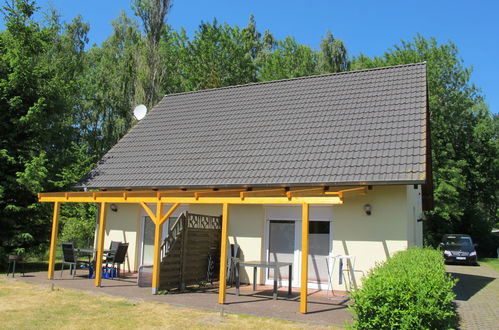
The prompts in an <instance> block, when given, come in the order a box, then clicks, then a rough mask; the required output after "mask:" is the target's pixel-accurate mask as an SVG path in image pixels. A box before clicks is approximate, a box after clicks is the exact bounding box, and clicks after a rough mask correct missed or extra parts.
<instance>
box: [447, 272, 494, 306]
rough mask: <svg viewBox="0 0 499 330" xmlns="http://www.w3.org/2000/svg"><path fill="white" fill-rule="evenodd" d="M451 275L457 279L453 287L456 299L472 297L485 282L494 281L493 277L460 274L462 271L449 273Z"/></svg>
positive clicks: (463, 299) (464, 299)
mask: <svg viewBox="0 0 499 330" xmlns="http://www.w3.org/2000/svg"><path fill="white" fill-rule="evenodd" d="M449 274H451V275H452V277H454V278H457V279H459V281H458V282H457V284H456V286H455V287H454V293H455V294H456V300H461V301H466V300H469V299H470V298H471V297H473V296H474V295H475V294H476V293H477V292H479V291H480V290H482V289H483V288H484V287H485V286H487V284H489V283H490V282H492V281H494V280H495V278H494V277H486V276H478V275H470V274H462V273H452V272H451V273H449Z"/></svg>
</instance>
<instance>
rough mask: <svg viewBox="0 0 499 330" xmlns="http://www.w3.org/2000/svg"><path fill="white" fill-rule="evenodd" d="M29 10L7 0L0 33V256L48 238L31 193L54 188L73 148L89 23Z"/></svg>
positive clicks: (23, 0)
mask: <svg viewBox="0 0 499 330" xmlns="http://www.w3.org/2000/svg"><path fill="white" fill-rule="evenodd" d="M35 10H36V7H35V4H34V2H33V1H30V0H13V1H9V2H7V3H6V5H5V7H4V14H5V17H4V19H5V25H6V30H4V31H2V32H1V33H0V50H1V52H0V54H1V55H0V72H1V74H0V132H1V133H0V134H1V138H0V177H1V178H2V180H1V181H0V254H2V253H3V252H9V251H11V250H12V249H14V248H18V249H23V248H25V247H28V246H39V245H40V244H42V243H45V242H46V239H47V238H48V234H49V233H48V231H47V227H48V226H47V224H48V223H49V215H48V213H47V211H48V206H46V205H41V204H39V203H36V193H38V192H40V191H50V190H57V189H60V183H61V182H62V181H63V180H64V176H65V172H64V169H65V168H67V167H68V166H69V164H70V163H71V161H72V159H73V158H74V157H75V155H76V154H77V153H78V152H79V150H77V149H76V148H75V145H76V143H77V135H78V130H77V125H75V123H74V122H73V113H74V112H73V110H74V109H75V95H78V89H79V84H78V81H79V80H78V77H81V76H82V68H83V67H82V62H83V60H82V58H83V56H84V44H85V43H86V33H87V31H88V26H87V25H86V24H85V23H83V22H82V20H81V18H79V17H77V18H76V19H75V20H74V21H73V22H72V23H70V24H66V25H62V24H60V23H59V20H58V17H57V15H56V14H55V13H52V15H51V16H50V17H49V19H48V22H47V23H46V24H45V25H40V24H39V23H37V22H36V21H34V20H33V18H32V17H33V14H34V12H35ZM2 251H3V252H2Z"/></svg>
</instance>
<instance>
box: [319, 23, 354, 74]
mask: <svg viewBox="0 0 499 330" xmlns="http://www.w3.org/2000/svg"><path fill="white" fill-rule="evenodd" d="M348 61H349V59H348V52H347V48H346V46H345V45H344V44H343V41H342V40H339V39H335V38H334V36H333V34H332V33H331V31H328V32H327V34H326V36H325V37H324V38H323V39H322V41H321V45H320V50H319V58H318V63H317V65H318V71H319V72H320V73H332V72H342V71H347V70H348Z"/></svg>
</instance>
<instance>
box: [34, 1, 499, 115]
mask: <svg viewBox="0 0 499 330" xmlns="http://www.w3.org/2000/svg"><path fill="white" fill-rule="evenodd" d="M37 3H38V5H39V6H40V7H42V8H47V6H48V4H49V3H51V4H52V6H53V7H55V8H56V9H58V10H59V11H60V12H61V13H62V15H63V18H64V19H66V20H70V19H71V18H73V17H74V16H75V15H77V14H81V15H82V16H83V18H84V20H85V21H87V22H89V23H90V28H91V30H90V34H89V37H90V43H97V44H100V43H101V42H102V41H103V40H104V39H105V38H106V37H107V36H109V35H110V33H111V24H110V22H111V20H112V19H114V18H116V17H117V16H118V14H119V11H120V10H121V9H124V10H125V11H127V12H128V13H129V14H130V15H132V11H131V9H130V7H131V5H130V4H131V1H130V0H113V1H106V0H100V1H95V0H71V1H68V0H38V1H37ZM251 13H253V14H254V15H255V19H256V22H257V27H258V29H259V30H260V31H262V32H263V31H264V30H266V29H268V30H270V31H271V32H272V33H273V34H274V35H275V36H276V37H277V38H278V39H282V38H284V37H285V36H287V35H291V36H294V37H295V38H296V40H297V41H298V42H300V43H304V44H308V45H310V46H312V47H314V48H318V45H319V43H320V40H321V38H322V37H323V36H324V35H325V33H326V31H327V30H331V31H332V33H333V34H334V36H335V37H336V38H339V39H342V40H343V41H344V42H345V43H346V45H347V48H348V50H349V52H350V54H351V55H358V54H359V53H361V52H362V53H364V54H366V55H370V56H373V55H381V54H383V52H384V51H385V50H387V49H388V48H390V47H391V46H393V45H394V44H397V43H399V42H400V40H401V39H404V40H409V39H411V38H412V37H413V36H415V35H416V33H420V34H422V35H423V36H424V37H431V36H434V37H436V38H437V40H438V41H440V42H446V41H448V40H451V41H453V42H454V43H455V44H456V45H457V46H458V48H459V50H460V55H461V57H462V58H463V59H464V62H465V65H467V66H473V75H472V81H473V82H474V83H475V84H476V85H477V86H478V87H480V88H481V89H482V92H483V94H484V95H485V97H486V102H487V103H488V104H489V105H490V107H491V110H492V111H493V112H495V113H498V112H499V83H498V82H497V80H498V79H499V1H497V0H488V1H487V0H475V1H469V0H467V1H464V0H432V1H426V0H419V1H400V0H399V1H383V0H380V1H372V0H370V1H353V2H351V3H349V2H347V1H336V0H329V1H325V0H324V1H314V0H307V1H303V0H301V1H294V0H287V1H277V0H275V1H272V0H267V1H260V0H252V1H234V0H232V1H229V0H216V1H205V0H204V1H201V0H197V1H193V0H173V7H172V10H171V12H170V15H169V17H168V22H169V24H171V25H172V26H173V27H175V28H180V27H181V26H184V27H185V28H186V30H187V32H188V33H189V34H192V32H193V31H194V30H195V29H196V28H197V26H198V25H199V23H200V22H201V21H211V20H212V19H213V18H214V17H216V18H217V19H218V21H219V22H227V23H229V24H231V25H233V24H238V25H240V26H244V25H246V24H247V22H248V17H249V15H250V14H251Z"/></svg>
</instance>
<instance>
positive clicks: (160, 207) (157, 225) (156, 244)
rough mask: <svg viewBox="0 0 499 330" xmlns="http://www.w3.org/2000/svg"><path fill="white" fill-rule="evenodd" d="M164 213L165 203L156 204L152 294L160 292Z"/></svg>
mask: <svg viewBox="0 0 499 330" xmlns="http://www.w3.org/2000/svg"><path fill="white" fill-rule="evenodd" d="M162 215H163V203H161V202H159V203H157V204H156V217H155V218H154V219H153V222H154V225H155V226H154V228H155V229H154V259H153V268H152V294H156V293H158V287H159V266H160V263H161V260H160V258H161V251H160V248H161V231H162V230H161V229H162V227H163V223H162V222H161V216H162Z"/></svg>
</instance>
